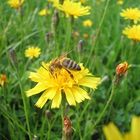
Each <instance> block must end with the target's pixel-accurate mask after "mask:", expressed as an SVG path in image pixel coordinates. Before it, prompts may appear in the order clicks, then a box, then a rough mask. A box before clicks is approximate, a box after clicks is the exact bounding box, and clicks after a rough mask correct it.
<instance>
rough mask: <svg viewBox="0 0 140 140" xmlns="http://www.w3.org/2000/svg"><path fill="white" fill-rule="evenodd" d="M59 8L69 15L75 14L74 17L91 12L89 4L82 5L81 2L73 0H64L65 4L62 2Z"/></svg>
mask: <svg viewBox="0 0 140 140" xmlns="http://www.w3.org/2000/svg"><path fill="white" fill-rule="evenodd" d="M59 9H60V10H62V11H63V12H64V13H65V14H66V16H67V17H69V16H73V17H74V18H78V17H79V16H84V15H89V14H90V12H89V10H90V7H89V6H82V4H81V2H75V1H73V0H64V2H63V4H62V5H61V4H60V6H59Z"/></svg>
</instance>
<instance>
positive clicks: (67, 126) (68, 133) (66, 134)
mask: <svg viewBox="0 0 140 140" xmlns="http://www.w3.org/2000/svg"><path fill="white" fill-rule="evenodd" d="M71 137H72V123H71V120H70V119H69V118H68V117H67V116H65V117H64V128H63V140H71Z"/></svg>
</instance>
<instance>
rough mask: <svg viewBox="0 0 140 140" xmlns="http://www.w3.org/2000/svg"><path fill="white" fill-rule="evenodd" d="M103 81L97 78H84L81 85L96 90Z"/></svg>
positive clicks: (80, 81) (80, 82)
mask: <svg viewBox="0 0 140 140" xmlns="http://www.w3.org/2000/svg"><path fill="white" fill-rule="evenodd" d="M100 82H101V79H100V78H96V77H84V78H82V79H81V80H79V85H82V86H86V87H89V88H93V89H96V88H97V86H98V85H99V84H100Z"/></svg>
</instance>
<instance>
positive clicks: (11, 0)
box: [8, 0, 24, 9]
mask: <svg viewBox="0 0 140 140" xmlns="http://www.w3.org/2000/svg"><path fill="white" fill-rule="evenodd" d="M23 2H24V0H8V4H9V5H10V6H11V7H12V8H15V9H18V8H20V7H21V6H22V4H23Z"/></svg>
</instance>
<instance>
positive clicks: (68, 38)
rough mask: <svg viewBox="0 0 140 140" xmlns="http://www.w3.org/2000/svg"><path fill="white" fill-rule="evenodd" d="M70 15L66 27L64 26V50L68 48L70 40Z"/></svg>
mask: <svg viewBox="0 0 140 140" xmlns="http://www.w3.org/2000/svg"><path fill="white" fill-rule="evenodd" d="M71 20H72V19H71V17H70V18H67V28H66V38H65V47H66V51H68V50H69V48H70V40H71V32H72V31H71V29H72V27H71Z"/></svg>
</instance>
